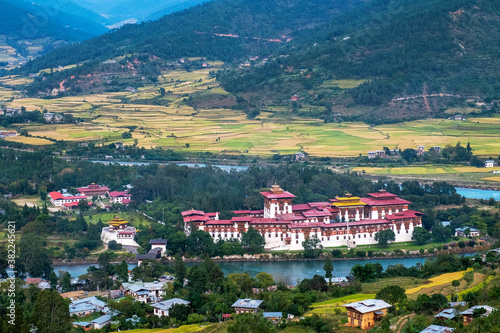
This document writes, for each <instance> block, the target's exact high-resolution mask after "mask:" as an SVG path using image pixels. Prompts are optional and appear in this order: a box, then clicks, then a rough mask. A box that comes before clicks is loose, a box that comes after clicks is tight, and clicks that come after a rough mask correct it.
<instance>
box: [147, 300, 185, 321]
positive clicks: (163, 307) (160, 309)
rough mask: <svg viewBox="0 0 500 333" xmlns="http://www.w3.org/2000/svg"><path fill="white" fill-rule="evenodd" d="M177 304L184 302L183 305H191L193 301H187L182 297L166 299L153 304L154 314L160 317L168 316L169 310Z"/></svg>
mask: <svg viewBox="0 0 500 333" xmlns="http://www.w3.org/2000/svg"><path fill="white" fill-rule="evenodd" d="M176 304H182V305H189V304H191V302H188V301H185V300H183V299H180V298H172V299H169V300H166V301H162V302H158V303H155V304H153V305H152V307H153V309H154V314H155V315H156V316H158V317H168V316H169V313H168V311H169V310H170V308H172V306H174V305H176Z"/></svg>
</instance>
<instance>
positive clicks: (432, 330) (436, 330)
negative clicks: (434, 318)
mask: <svg viewBox="0 0 500 333" xmlns="http://www.w3.org/2000/svg"><path fill="white" fill-rule="evenodd" d="M453 330H455V329H454V328H451V327H446V326H439V325H431V326H428V327H426V328H425V329H424V330H423V331H420V333H451V332H453Z"/></svg>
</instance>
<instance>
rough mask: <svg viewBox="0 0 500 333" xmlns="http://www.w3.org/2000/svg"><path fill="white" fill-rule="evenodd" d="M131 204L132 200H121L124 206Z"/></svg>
mask: <svg viewBox="0 0 500 333" xmlns="http://www.w3.org/2000/svg"><path fill="white" fill-rule="evenodd" d="M131 202H132V200H130V199H123V200H122V204H124V205H128V204H129V203H131Z"/></svg>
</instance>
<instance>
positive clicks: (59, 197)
mask: <svg viewBox="0 0 500 333" xmlns="http://www.w3.org/2000/svg"><path fill="white" fill-rule="evenodd" d="M49 195H50V197H51V198H52V200H74V199H87V197H86V196H84V195H76V196H73V195H72V196H67V197H65V196H64V195H62V194H61V193H60V192H50V193H49Z"/></svg>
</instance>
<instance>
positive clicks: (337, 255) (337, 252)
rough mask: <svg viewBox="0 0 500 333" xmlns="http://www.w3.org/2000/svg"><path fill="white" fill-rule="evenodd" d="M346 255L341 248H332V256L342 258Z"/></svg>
mask: <svg viewBox="0 0 500 333" xmlns="http://www.w3.org/2000/svg"><path fill="white" fill-rule="evenodd" d="M343 256H344V255H343V253H342V251H340V250H332V257H334V258H342V257H343Z"/></svg>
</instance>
